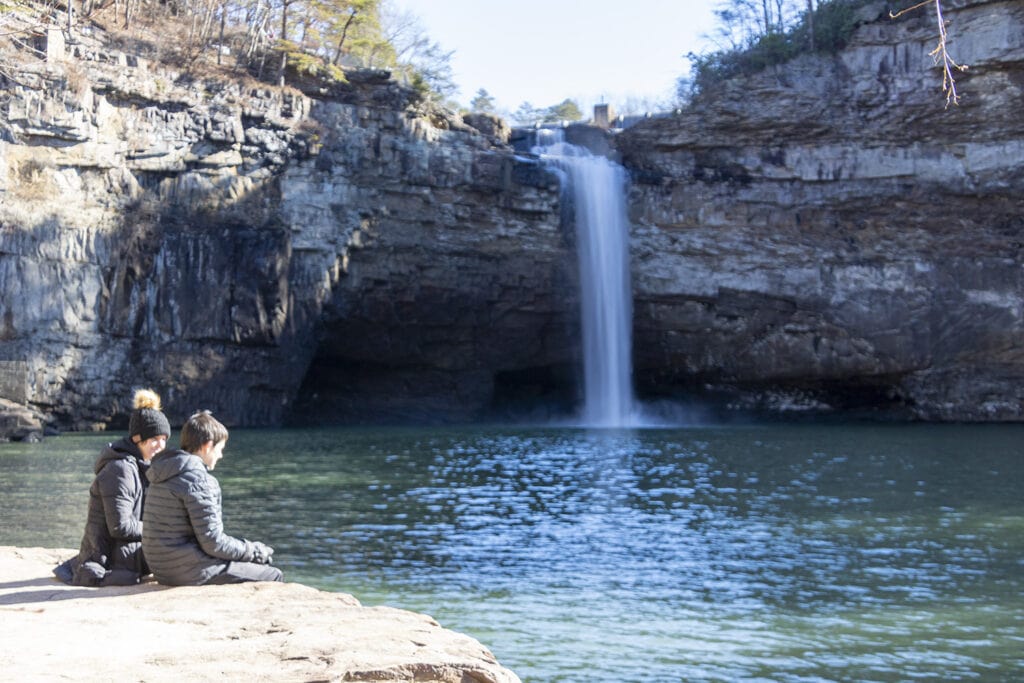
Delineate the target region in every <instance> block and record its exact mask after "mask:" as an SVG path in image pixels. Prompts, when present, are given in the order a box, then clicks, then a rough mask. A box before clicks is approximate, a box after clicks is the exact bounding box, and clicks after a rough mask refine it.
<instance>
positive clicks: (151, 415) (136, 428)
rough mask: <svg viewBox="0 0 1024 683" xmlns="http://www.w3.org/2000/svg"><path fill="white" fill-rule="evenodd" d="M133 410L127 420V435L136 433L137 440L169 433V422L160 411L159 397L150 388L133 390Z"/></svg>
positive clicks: (132, 435)
mask: <svg viewBox="0 0 1024 683" xmlns="http://www.w3.org/2000/svg"><path fill="white" fill-rule="evenodd" d="M134 403H135V410H133V411H132V417H131V420H129V422H128V436H129V437H134V436H136V435H138V437H139V441H146V440H148V439H152V438H153V437H154V436H158V435H160V434H163V435H164V436H170V435H171V423H170V422H168V421H167V418H166V417H164V414H163V413H161V412H160V397H159V396H158V395H157V393H156V392H155V391H153V390H151V389H139V390H138V391H136V392H135V402H134Z"/></svg>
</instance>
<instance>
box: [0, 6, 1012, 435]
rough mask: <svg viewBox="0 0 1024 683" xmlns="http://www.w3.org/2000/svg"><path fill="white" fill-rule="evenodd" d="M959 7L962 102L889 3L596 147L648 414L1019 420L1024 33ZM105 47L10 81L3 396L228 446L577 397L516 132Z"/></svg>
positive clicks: (562, 278) (403, 93) (540, 218)
mask: <svg viewBox="0 0 1024 683" xmlns="http://www.w3.org/2000/svg"><path fill="white" fill-rule="evenodd" d="M943 7H944V10H945V14H946V18H947V19H948V20H949V21H950V36H951V42H950V49H951V51H952V52H953V54H954V56H955V57H956V58H957V59H958V60H959V61H960V62H963V63H967V64H969V65H970V69H969V70H968V71H967V72H964V73H962V74H960V75H959V76H958V83H957V85H958V88H959V90H960V94H961V96H962V100H961V102H960V104H959V105H958V106H950V107H947V108H944V107H943V97H942V95H941V93H940V91H939V85H940V83H941V77H940V74H939V72H938V70H937V69H935V68H934V67H933V66H932V61H931V57H930V56H929V52H931V50H932V49H933V48H934V46H935V42H936V40H937V36H936V27H935V25H934V19H933V17H932V16H931V15H930V14H929V13H924V12H922V13H919V14H913V13H912V14H911V15H909V17H907V18H904V19H901V20H892V19H889V18H888V16H887V14H886V12H885V10H886V8H885V7H884V6H883V5H882V4H879V5H877V6H874V7H873V8H871V7H869V8H868V9H866V10H863V11H862V13H861V15H860V16H861V23H860V25H859V26H858V27H857V29H856V31H855V32H854V34H853V36H852V39H851V41H850V44H849V46H848V47H847V48H846V49H845V50H843V51H842V52H840V53H839V54H837V55H835V56H822V55H817V56H807V57H803V58H801V59H798V60H796V61H795V62H792V63H790V64H786V65H783V66H779V67H774V68H772V69H769V70H768V71H767V72H765V73H763V74H759V75H758V76H757V77H754V78H749V79H737V80H732V81H728V82H725V83H722V84H720V87H719V88H716V89H714V91H708V92H705V93H704V94H703V95H702V96H701V97H700V98H698V99H697V100H696V101H695V102H694V103H693V104H692V106H689V107H687V108H686V109H684V110H682V111H681V112H680V113H678V114H676V115H674V116H670V117H665V118H651V119H649V120H646V121H644V122H641V123H640V124H638V125H636V126H635V127H633V128H631V129H629V130H628V131H626V132H624V133H621V134H620V135H618V136H617V137H615V138H613V139H612V140H611V141H610V142H609V140H607V139H605V138H604V137H603V136H602V137H595V136H594V133H595V131H594V130H593V129H591V130H587V131H579V132H580V134H581V136H582V138H584V139H586V140H588V141H589V142H588V144H591V145H592V146H593V145H594V144H596V145H597V146H599V147H600V148H601V151H602V152H604V153H607V154H611V155H614V156H616V157H617V158H620V159H621V160H622V163H623V164H624V165H625V166H626V167H627V170H628V171H629V173H630V176H631V178H632V183H631V187H630V189H629V205H630V213H631V219H632V224H633V234H632V244H633V247H632V250H633V251H632V259H633V279H634V287H633V289H634V296H635V304H634V356H635V367H636V379H637V385H638V390H639V393H640V394H641V396H642V397H644V398H654V397H668V398H671V399H691V398H693V397H694V396H699V395H703V397H704V398H711V399H714V400H720V401H721V403H722V405H724V406H727V407H733V408H754V409H767V410H770V411H780V410H781V411H793V410H798V411H812V412H819V411H855V410H866V411H869V412H872V413H874V414H882V415H886V416H897V417H910V418H918V419H937V420H1020V419H1022V417H1024V389H1021V387H1022V386H1024V382H1021V381H1020V380H1022V379H1024V364H1022V363H1024V357H1022V352H1021V349H1022V344H1021V341H1022V324H1024V322H1022V315H1024V313H1022V310H1024V291H1022V286H1024V282H1022V280H1024V274H1022V272H1021V266H1020V264H1021V253H1020V250H1021V244H1022V243H1024V239H1022V232H1024V225H1022V222H1021V218H1020V216H1021V215H1024V213H1022V209H1024V206H1022V202H1024V200H1022V199H1021V197H1022V196H1024V193H1022V192H1021V190H1022V184H1024V174H1022V173H1021V170H1020V168H1021V166H1020V163H1019V159H1020V158H1021V154H1022V151H1024V150H1022V149H1021V145H1022V143H1021V140H1022V139H1024V135H1022V132H1024V131H1022V126H1024V124H1022V123H1021V118H1020V117H1019V116H1018V112H1019V111H1020V109H1021V104H1022V92H1021V88H1022V84H1024V72H1022V70H1021V68H1022V67H1021V65H1022V64H1024V46H1022V38H1021V36H1022V35H1024V17H1022V12H1024V10H1022V8H1021V6H1020V3H1014V2H952V1H950V2H945V3H943ZM3 21H8V22H9V21H14V18H13V17H12V16H7V15H5V17H4V19H3ZM109 44H110V43H109V41H105V40H104V37H103V34H102V32H99V31H97V32H95V33H94V34H93V36H92V38H89V39H84V38H82V36H81V35H77V36H76V37H75V40H74V41H69V42H68V43H67V45H65V46H64V47H63V49H64V50H66V51H67V52H66V57H65V58H61V57H60V54H59V50H57V49H56V47H53V48H52V49H50V50H49V51H48V53H47V54H48V55H49V56H48V58H47V60H45V61H44V60H42V59H41V58H40V57H39V56H37V55H35V54H34V53H33V54H31V55H29V54H28V53H23V52H18V51H15V52H14V53H12V54H10V55H8V56H9V57H10V59H8V63H15V62H16V63H18V64H19V66H18V68H17V69H16V70H12V69H10V68H7V69H4V70H3V71H0V79H3V86H4V87H3V88H2V89H0V288H2V291H3V293H4V296H3V299H2V300H0V363H3V364H5V366H4V367H6V368H8V369H9V370H11V372H8V373H6V374H5V375H4V376H3V378H2V379H3V382H2V383H0V384H2V385H3V386H0V397H2V398H6V399H8V400H11V401H14V402H16V403H18V404H19V405H21V406H23V407H27V408H29V409H30V410H32V411H35V413H34V414H35V415H36V416H37V417H38V416H39V415H45V417H46V418H47V419H48V420H49V421H50V422H52V423H53V424H54V425H56V426H59V427H62V428H72V429H103V428H120V427H123V426H124V424H125V423H126V420H127V405H126V402H127V401H128V398H129V396H130V393H131V390H132V389H133V388H134V387H138V386H143V385H149V386H153V387H154V388H155V389H157V390H158V391H159V392H160V393H161V395H162V396H163V398H164V405H165V406H166V407H167V409H168V413H169V415H170V417H171V419H172V421H173V422H178V421H180V420H182V419H184V418H185V417H186V416H187V415H188V414H189V413H190V412H191V411H193V410H195V409H199V408H211V409H213V410H214V411H215V412H216V413H218V414H219V415H220V416H221V417H222V418H223V419H225V421H227V422H228V423H229V424H231V425H239V426H240V425H280V424H284V423H289V422H291V423H302V422H310V423H323V422H363V421H375V422H380V421H417V422H423V421H432V420H460V421H463V420H473V419H479V418H481V417H486V416H493V415H495V414H496V413H498V414H501V412H502V411H503V410H504V409H505V408H507V407H509V406H519V407H522V406H524V405H525V406H527V407H530V408H532V407H535V406H537V405H538V404H540V403H543V402H545V401H548V400H550V401H551V402H552V403H554V404H557V405H558V406H560V407H565V406H567V405H571V404H572V402H573V400H574V398H575V381H574V380H575V376H576V366H577V359H578V343H579V342H578V333H577V327H578V324H577V312H576V311H577V296H578V295H577V283H576V272H575V271H576V267H575V255H574V249H573V244H572V243H573V239H574V238H573V230H572V226H571V225H570V222H569V221H566V220H563V216H564V215H567V214H568V212H567V211H566V208H567V207H566V206H564V204H563V202H562V201H561V198H560V188H559V181H558V178H557V176H556V175H555V174H553V173H551V172H549V171H548V170H546V169H545V168H544V166H542V165H541V164H539V163H538V162H537V160H536V159H534V158H533V157H531V156H529V155H528V154H521V153H517V152H515V151H514V150H513V149H512V148H511V147H509V146H508V143H509V142H510V141H511V142H515V140H514V136H511V135H510V133H509V131H508V130H507V129H506V128H505V127H504V126H503V124H502V123H501V122H500V121H496V120H494V119H493V118H492V117H487V116H477V117H467V118H466V119H462V118H460V117H457V116H455V115H453V114H450V113H445V112H441V111H435V110H430V109H429V108H427V107H426V106H425V105H424V103H422V102H421V101H420V100H419V99H418V97H417V95H416V93H415V92H414V91H412V90H409V89H407V88H404V87H402V86H401V85H399V84H397V83H395V82H394V81H392V80H391V79H390V78H389V76H388V74H387V73H385V72H352V73H350V74H349V77H350V78H349V81H350V82H349V84H347V85H341V86H331V87H324V86H323V84H319V83H303V82H301V81H295V85H297V86H299V89H295V88H283V89H281V88H272V87H268V86H266V85H264V84H260V83H254V82H249V81H246V80H245V79H226V78H213V77H207V78H200V77H198V76H196V75H194V74H189V73H185V72H179V71H174V70H172V69H168V68H167V67H162V66H159V65H157V64H153V63H148V62H146V61H145V60H144V59H142V58H140V57H139V56H137V55H132V54H129V53H126V52H121V51H118V50H113V49H111V48H110V47H109ZM584 133H585V134H584ZM609 145H611V146H609ZM612 147H614V149H612ZM5 387H15V389H14V390H8V389H7V388H5ZM15 394H16V395H17V397H16V396H15Z"/></svg>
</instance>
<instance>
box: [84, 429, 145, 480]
mask: <svg viewBox="0 0 1024 683" xmlns="http://www.w3.org/2000/svg"><path fill="white" fill-rule="evenodd" d="M111 460H138V461H139V464H140V465H141V464H144V461H143V460H142V452H141V451H140V450H139V447H138V446H136V445H135V443H134V442H132V440H131V439H129V438H128V437H124V438H121V439H118V440H117V441H114V442H113V443H108V444H107V445H106V446H104V447H103V450H102V451H100V456H99V457H98V458H96V462H95V464H94V465H93V473H94V474H99V471H100V470H102V469H103V468H104V467H106V466H107V463H109V462H110V461H111Z"/></svg>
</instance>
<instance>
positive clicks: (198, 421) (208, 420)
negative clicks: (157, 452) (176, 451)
mask: <svg viewBox="0 0 1024 683" xmlns="http://www.w3.org/2000/svg"><path fill="white" fill-rule="evenodd" d="M227 439H228V428H227V427H225V426H224V425H222V424H221V423H220V422H219V421H218V420H217V418H215V417H214V416H213V413H211V412H210V411H209V410H200V411H199V412H198V413H193V414H192V417H190V418H188V421H187V422H186V423H185V424H183V425H182V426H181V449H182V450H184V451H188V452H189V453H195V452H196V451H198V450H199V447H200V446H202V445H203V444H204V443H206V442H207V441H212V442H213V443H214V445H216V444H218V443H220V442H221V441H227Z"/></svg>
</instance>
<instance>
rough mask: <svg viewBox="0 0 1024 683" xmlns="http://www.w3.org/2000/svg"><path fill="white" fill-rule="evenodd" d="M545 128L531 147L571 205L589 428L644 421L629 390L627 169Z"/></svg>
mask: <svg viewBox="0 0 1024 683" xmlns="http://www.w3.org/2000/svg"><path fill="white" fill-rule="evenodd" d="M539 132H540V133H543V134H544V137H543V138H542V139H541V140H540V142H542V143H546V144H542V145H541V146H538V147H536V148H535V150H534V151H535V152H536V153H537V154H538V155H540V157H541V158H542V159H544V160H545V161H547V162H548V163H550V164H552V165H554V166H555V167H556V168H559V169H561V170H562V171H563V172H564V173H565V177H566V179H567V181H568V185H569V191H571V192H572V198H573V204H574V206H575V220H576V244H577V253H578V256H579V270H580V308H581V323H582V324H581V332H582V340H583V388H584V391H583V394H584V402H583V410H582V413H581V415H580V420H581V421H582V423H583V424H584V425H586V426H592V427H633V426H640V423H641V422H642V420H641V417H640V415H639V413H638V410H637V405H636V400H635V398H634V395H633V378H632V374H633V362H632V351H633V349H632V326H633V297H632V290H631V286H630V272H629V222H628V220H627V217H626V198H625V192H626V172H625V169H623V168H622V167H621V166H619V165H618V164H616V163H614V162H613V161H611V160H609V159H607V158H605V157H603V156H595V155H592V154H590V152H588V151H587V150H586V149H584V148H582V147H578V146H575V145H571V144H568V143H566V142H564V141H563V136H562V134H561V131H539Z"/></svg>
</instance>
